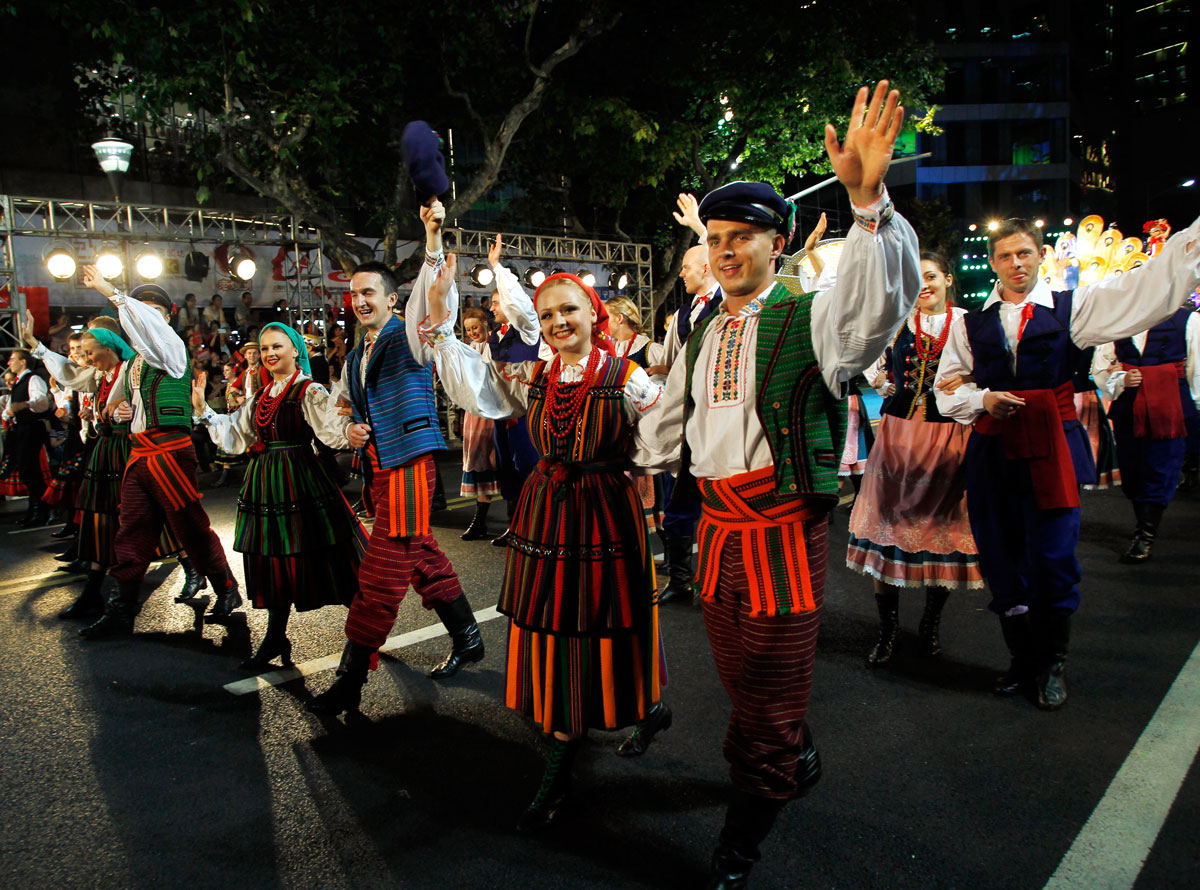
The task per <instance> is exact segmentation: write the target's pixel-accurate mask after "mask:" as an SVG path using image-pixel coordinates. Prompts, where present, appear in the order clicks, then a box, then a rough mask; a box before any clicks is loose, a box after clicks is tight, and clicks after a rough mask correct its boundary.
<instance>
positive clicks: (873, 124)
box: [825, 80, 904, 207]
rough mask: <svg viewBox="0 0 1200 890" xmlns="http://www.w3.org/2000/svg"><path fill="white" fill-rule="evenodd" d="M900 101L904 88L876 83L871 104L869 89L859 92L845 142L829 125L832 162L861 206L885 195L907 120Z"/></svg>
mask: <svg viewBox="0 0 1200 890" xmlns="http://www.w3.org/2000/svg"><path fill="white" fill-rule="evenodd" d="M899 101H900V91H899V90H892V91H891V92H888V82H887V81H886V80H881V81H879V83H878V84H876V85H875V94H874V96H872V97H871V104H870V105H869V106H868V105H867V88H866V87H863V88H862V89H860V90H859V91H858V95H857V96H856V97H855V98H854V108H853V109H852V110H851V112H850V124H849V126H848V127H847V128H846V139H845V141H844V142H843V143H842V144H840V145H839V144H838V138H837V130H835V129H834V127H833V124H826V125H825V151H826V152H827V153H828V155H829V163H830V164H831V165H833V172H834V173H835V174H837V178H838V180H839V181H840V182H841V183H842V185H844V186H845V187H846V191H847V192H849V193H850V200H851V201H853V202H854V203H855V204H857V205H858V206H860V207H866V206H868V205H870V204H872V203H874V202H875V201H876V200H877V199H878V198H879V196H880V195H882V194H883V177H884V174H886V173H887V169H888V166H889V165H890V164H891V162H892V149H893V148H894V147H895V145H896V137H897V136H899V135H900V126H901V125H902V124H903V123H904V106H902V105H900V104H898V103H899ZM864 109H865V111H864Z"/></svg>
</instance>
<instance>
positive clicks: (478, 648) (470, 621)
mask: <svg viewBox="0 0 1200 890" xmlns="http://www.w3.org/2000/svg"><path fill="white" fill-rule="evenodd" d="M433 611H435V612H437V616H438V618H440V619H442V624H444V625H446V630H448V631H449V632H450V642H451V644H452V645H451V648H450V654H449V655H447V656H446V660H445V661H443V662H442V663H441V664H439V665H438V666H437V667H435V668H434V669H433V670H432V671H430V672H429V676H430V677H432V678H433V679H434V680H444V679H446V677H453V676H454V675H455V674H457V673H458V669H459V668H461V667H462V666H463V665H464V664H469V663H472V662H476V661H483V635H482V634H481V633H480V632H479V625H478V623H476V621H475V613H474V612H473V611H471V604H470V603H469V602H467V598H466V596H464V595H461V594H460V595H459V597H458V599H456V600H454V601H453V602H449V603H440V602H439V603H434V604H433Z"/></svg>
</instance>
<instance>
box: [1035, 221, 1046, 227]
mask: <svg viewBox="0 0 1200 890" xmlns="http://www.w3.org/2000/svg"><path fill="white" fill-rule="evenodd" d="M1033 224H1034V225H1035V226H1037V227H1038V228H1039V229H1040V228H1042V227H1043V226H1045V225H1046V221H1045V220H1044V219H1035V220H1034V221H1033Z"/></svg>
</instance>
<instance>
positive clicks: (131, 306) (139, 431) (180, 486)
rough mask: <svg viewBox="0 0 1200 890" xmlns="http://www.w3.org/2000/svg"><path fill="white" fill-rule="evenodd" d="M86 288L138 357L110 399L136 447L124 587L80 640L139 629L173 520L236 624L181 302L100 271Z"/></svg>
mask: <svg viewBox="0 0 1200 890" xmlns="http://www.w3.org/2000/svg"><path fill="white" fill-rule="evenodd" d="M83 281H84V284H86V285H87V286H88V287H91V288H93V289H95V290H97V291H99V292H100V293H102V294H104V295H105V296H106V297H108V299H109V300H110V301H111V302H112V303H113V305H115V306H116V307H117V313H118V316H119V318H120V322H121V327H122V328H123V329H124V331H125V333H126V337H127V339H128V341H129V344H130V346H132V347H133V349H134V351H135V352H137V355H136V356H135V357H134V358H132V359H131V360H130V361H128V362H126V363H125V366H124V368H123V373H122V379H121V380H120V381H118V382H117V384H116V385H115V386H113V388H112V392H111V393H110V395H109V397H108V409H109V412H110V413H111V414H112V415H113V416H114V417H115V418H117V419H118V420H121V421H128V422H129V433H130V438H131V441H132V446H133V447H132V449H131V453H130V458H129V464H128V465H127V466H126V468H125V475H124V479H123V481H122V483H121V519H120V528H119V529H118V530H117V537H116V545H115V549H116V557H117V564H116V565H115V566H114V567H113V569H112V575H113V577H114V578H116V579H117V590H116V592H115V593H113V594H112V595H111V596H110V597H109V599H108V602H107V603H105V606H104V615H103V616H102V617H101V618H100V620H99V621H97V622H96V623H95V624H92V625H90V626H88V627H85V628H84V629H83V630H82V631H80V633H81V634H82V635H83V636H84V637H85V638H87V639H102V638H104V637H112V636H123V635H128V634H131V633H132V632H133V621H134V619H135V618H136V617H137V613H138V611H139V610H140V608H141V602H140V593H141V586H142V579H143V578H144V577H145V575H146V569H147V567H148V566H149V564H150V561H151V560H152V559H153V558H154V555H155V548H156V546H157V543H158V538H159V532H160V530H161V528H162V526H163V523H164V522H165V523H167V524H168V525H170V527H171V531H172V532H173V533H174V534H175V536H176V538H177V539H178V540H179V542H180V543H181V544H182V545H183V548H184V549H185V550H186V551H187V553H188V555H189V556H190V557H191V558H192V561H193V562H194V563H195V566H196V568H197V569H198V570H199V572H200V573H201V574H202V575H203V576H204V577H206V578H208V580H209V582H210V583H211V584H212V589H213V591H214V594H215V597H216V599H215V604H214V605H213V608H212V611H211V612H210V613H209V617H210V618H214V619H222V618H228V617H229V616H230V614H232V612H233V610H234V609H236V608H237V607H238V606H240V605H241V603H242V598H241V596H240V594H239V593H238V586H237V581H236V580H235V579H234V577H233V573H232V572H230V571H229V563H228V562H227V560H226V558H225V550H224V548H223V547H222V546H221V541H220V539H218V538H217V535H216V533H215V532H213V530H212V528H211V526H210V525H209V520H208V514H207V513H206V512H205V511H204V508H203V507H202V506H200V497H201V495H200V492H199V490H198V489H197V486H196V451H195V448H194V447H193V446H192V438H191V426H192V404H191V379H190V378H191V371H190V368H189V364H188V354H187V347H186V346H184V344H183V341H182V340H180V339H179V337H178V335H177V334H176V333H175V331H174V330H173V329H172V328H171V313H172V310H173V309H174V306H173V304H172V302H171V298H170V297H169V296H168V295H167V292H166V291H165V290H163V289H162V288H161V287H159V286H158V285H155V284H143V285H141V286H140V287H136V288H134V289H133V291H132V292H131V293H130V294H129V295H128V296H126V295H125V294H122V293H120V292H119V291H117V290H116V289H115V288H114V287H113V286H112V284H110V283H109V282H108V281H106V280H105V279H104V278H103V277H102V276H101V275H100V274H99V273H98V272H97V271H96V269H95V267H93V266H85V267H84V270H83Z"/></svg>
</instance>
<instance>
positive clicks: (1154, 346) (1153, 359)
mask: <svg viewBox="0 0 1200 890" xmlns="http://www.w3.org/2000/svg"><path fill="white" fill-rule="evenodd" d="M1192 312H1193V310H1192V309H1191V308H1190V307H1187V306H1185V307H1183V308H1181V309H1176V310H1175V314H1174V315H1172V316H1171V317H1170V318H1168V319H1167V320H1166V321H1164V322H1160V323H1159V324H1156V325H1155V326H1154V327H1152V328H1151V329H1150V330H1149V331H1147V332H1146V346H1145V348H1144V349H1143V350H1142V351H1141V352H1138V351H1137V347H1136V346H1134V345H1133V338H1132V337H1126V338H1125V339H1123V340H1118V341H1117V342H1116V343H1114V344H1113V346H1114V347H1115V349H1116V352H1117V361H1119V362H1122V363H1123V364H1126V365H1135V366H1137V367H1139V368H1140V367H1143V366H1153V365H1170V364H1173V363H1175V362H1183V361H1187V340H1186V333H1187V323H1188V319H1189V318H1191V316H1192Z"/></svg>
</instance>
